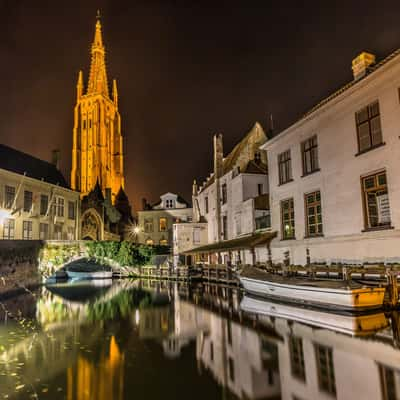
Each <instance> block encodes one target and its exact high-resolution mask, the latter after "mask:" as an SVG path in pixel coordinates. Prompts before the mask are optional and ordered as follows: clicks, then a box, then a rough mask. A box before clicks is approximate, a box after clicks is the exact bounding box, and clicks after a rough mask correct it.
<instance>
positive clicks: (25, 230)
mask: <svg viewBox="0 0 400 400" xmlns="http://www.w3.org/2000/svg"><path fill="white" fill-rule="evenodd" d="M22 239H23V240H32V221H23V222H22Z"/></svg>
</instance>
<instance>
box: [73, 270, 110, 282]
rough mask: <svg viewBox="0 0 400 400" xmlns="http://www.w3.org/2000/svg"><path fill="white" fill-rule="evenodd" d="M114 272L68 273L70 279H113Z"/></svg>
mask: <svg viewBox="0 0 400 400" xmlns="http://www.w3.org/2000/svg"><path fill="white" fill-rule="evenodd" d="M112 274H113V273H112V271H94V272H75V271H68V270H67V275H68V278H69V279H74V280H78V279H112Z"/></svg>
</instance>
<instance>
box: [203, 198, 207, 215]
mask: <svg viewBox="0 0 400 400" xmlns="http://www.w3.org/2000/svg"><path fill="white" fill-rule="evenodd" d="M204 208H205V210H206V214H208V197H205V198H204Z"/></svg>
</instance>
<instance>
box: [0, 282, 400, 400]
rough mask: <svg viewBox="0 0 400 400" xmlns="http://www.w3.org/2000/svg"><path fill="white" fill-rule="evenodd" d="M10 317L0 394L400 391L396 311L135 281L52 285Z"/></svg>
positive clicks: (0, 344)
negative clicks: (356, 310) (319, 306)
mask: <svg viewBox="0 0 400 400" xmlns="http://www.w3.org/2000/svg"><path fill="white" fill-rule="evenodd" d="M255 313H257V314H255ZM0 318H1V319H0V400H1V399H6V398H9V399H31V398H33V399H34V398H37V399H67V400H96V399H99V400H112V399H118V400H122V399H146V400H147V399H148V400H151V399H185V400H186V399H188V400H189V399H202V400H206V399H247V400H253V399H285V400H311V399H364V400H366V399H385V400H386V399H387V400H392V399H400V350H399V349H398V345H399V344H400V340H399V334H398V331H399V318H398V315H397V314H396V313H393V314H386V315H385V314H383V313H378V314H374V315H369V316H364V317H351V316H341V315H334V314H328V313H323V312H319V311H312V310H309V309H303V308H296V307H292V306H287V305H282V304H278V303H272V302H268V301H260V300H256V299H252V298H248V297H244V296H243V295H242V293H241V292H240V291H238V290H237V289H230V288H224V287H221V286H217V285H211V286H209V285H195V286H189V285H186V284H179V285H178V284H173V283H160V282H149V281H129V280H123V281H114V282H111V281H110V282H105V281H102V282H101V283H100V282H97V283H96V286H95V285H94V284H93V283H89V282H88V283H85V282H80V283H76V284H58V285H54V286H52V287H48V288H40V289H38V290H37V291H36V292H34V293H26V294H24V295H21V296H19V297H17V298H13V299H9V300H4V301H2V302H1V303H0ZM327 328H329V329H327Z"/></svg>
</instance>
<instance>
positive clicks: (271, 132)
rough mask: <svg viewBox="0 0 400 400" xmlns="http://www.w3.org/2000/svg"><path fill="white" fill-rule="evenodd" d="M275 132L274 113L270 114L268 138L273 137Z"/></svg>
mask: <svg viewBox="0 0 400 400" xmlns="http://www.w3.org/2000/svg"><path fill="white" fill-rule="evenodd" d="M273 134H274V117H273V115H272V113H271V114H270V115H269V129H268V133H267V136H268V139H271V138H272V136H273Z"/></svg>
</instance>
